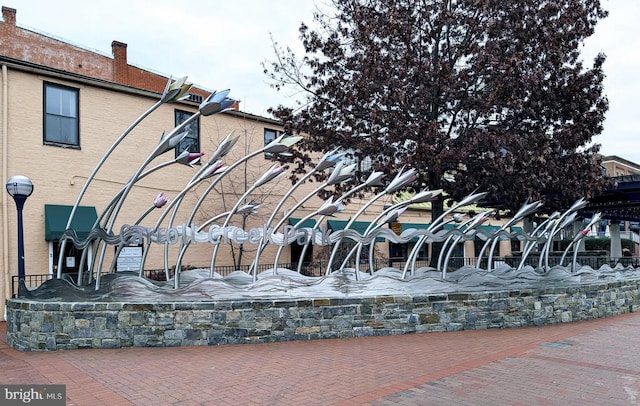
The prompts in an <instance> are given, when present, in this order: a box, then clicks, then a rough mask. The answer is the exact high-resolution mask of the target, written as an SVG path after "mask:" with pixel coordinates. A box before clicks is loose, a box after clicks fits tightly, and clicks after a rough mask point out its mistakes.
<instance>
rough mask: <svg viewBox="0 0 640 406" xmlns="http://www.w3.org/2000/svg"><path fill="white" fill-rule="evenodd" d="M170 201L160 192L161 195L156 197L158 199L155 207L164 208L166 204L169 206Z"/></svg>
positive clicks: (155, 201) (155, 200) (154, 202)
mask: <svg viewBox="0 0 640 406" xmlns="http://www.w3.org/2000/svg"><path fill="white" fill-rule="evenodd" d="M168 201H169V199H167V196H165V195H164V193H163V192H160V194H158V196H156V198H155V199H154V201H153V205H154V206H155V207H156V208H157V209H159V208H161V207H162V206H164V205H165V204H167V202H168Z"/></svg>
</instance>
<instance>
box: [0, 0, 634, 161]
mask: <svg viewBox="0 0 640 406" xmlns="http://www.w3.org/2000/svg"><path fill="white" fill-rule="evenodd" d="M0 3H1V4H2V5H4V6H8V7H12V8H15V9H16V10H17V16H16V20H17V24H18V25H19V26H22V27H27V28H34V29H36V30H37V31H40V32H43V33H47V34H50V35H52V36H55V37H58V38H60V39H62V40H65V41H66V42H70V43H73V44H76V45H80V46H83V47H85V48H89V49H93V50H96V51H98V52H100V53H102V54H105V55H111V42H112V41H113V40H117V41H120V42H124V43H126V44H128V48H127V56H128V61H129V63H130V64H134V65H137V66H140V67H144V68H147V69H150V70H153V71H156V72H159V73H161V74H164V75H173V76H174V77H179V76H185V75H186V76H188V77H189V81H191V82H193V83H196V84H197V85H199V86H202V87H205V88H208V89H210V90H222V89H226V88H230V89H231V93H230V96H231V97H233V98H235V99H238V100H240V101H241V109H242V110H244V111H247V112H250V113H253V114H258V115H267V114H266V109H267V108H268V107H270V106H275V105H277V104H279V103H285V104H290V105H292V104H293V103H290V102H287V93H282V92H280V93H278V92H276V91H275V90H273V89H271V88H270V87H269V85H268V83H267V78H266V76H265V75H264V74H263V72H262V71H263V69H262V66H261V63H262V62H263V61H265V60H271V59H273V55H274V53H273V49H272V46H271V39H270V36H269V33H272V34H273V37H274V39H275V40H276V41H277V42H279V43H280V44H281V45H284V46H291V47H292V48H293V49H294V50H297V51H298V52H297V53H298V54H299V55H300V54H301V52H300V49H301V45H300V43H299V40H298V27H299V25H300V22H302V21H304V22H306V23H307V24H310V23H311V22H312V13H313V10H314V9H315V5H314V3H315V2H314V0H271V1H266V0H234V1H222V0H217V1H216V0H181V1H179V2H178V1H170V0H128V1H124V0H108V1H107V0H92V1H90V0H56V1H53V0H0ZM602 3H603V5H604V7H605V8H606V9H607V10H609V12H610V15H609V17H608V18H606V19H605V20H602V21H601V22H600V23H599V25H598V27H597V28H596V34H595V35H594V36H593V37H592V38H589V39H588V41H587V44H586V49H585V61H586V62H587V64H588V65H590V64H591V61H592V60H593V57H594V56H595V55H596V53H597V52H600V51H602V52H604V53H605V54H606V55H607V62H606V63H605V72H606V74H607V78H606V80H605V92H606V94H607V96H608V98H609V103H610V109H609V112H608V113H607V119H606V121H605V130H604V132H603V134H602V135H600V136H599V137H597V138H596V139H595V140H594V141H595V142H597V143H600V144H602V149H601V153H602V154H604V155H617V156H620V157H622V158H625V159H627V160H630V161H633V162H636V163H639V164H640V141H637V140H636V138H637V135H639V134H640V131H639V130H638V128H639V127H640V111H639V107H640V79H639V75H640V1H636V0H602ZM319 4H320V3H319Z"/></svg>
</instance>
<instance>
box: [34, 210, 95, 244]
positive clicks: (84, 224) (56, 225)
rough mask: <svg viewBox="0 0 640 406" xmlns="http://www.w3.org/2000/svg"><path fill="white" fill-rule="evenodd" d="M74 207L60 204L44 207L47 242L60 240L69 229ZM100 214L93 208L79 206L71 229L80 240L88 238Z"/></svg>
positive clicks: (45, 237)
mask: <svg viewBox="0 0 640 406" xmlns="http://www.w3.org/2000/svg"><path fill="white" fill-rule="evenodd" d="M72 208H73V207H72V206H63V205H59V204H45V205H44V230H45V232H44V239H45V240H47V241H53V240H59V239H60V237H61V236H62V233H64V232H65V230H66V229H67V222H68V221H69V215H70V214H71V209H72ZM97 219H98V214H97V213H96V208H95V207H93V206H78V208H77V209H76V213H75V214H74V216H73V222H71V228H72V229H73V230H75V232H76V234H78V238H81V239H84V238H87V235H88V234H89V232H91V229H92V228H93V225H94V224H95V222H96V220H97Z"/></svg>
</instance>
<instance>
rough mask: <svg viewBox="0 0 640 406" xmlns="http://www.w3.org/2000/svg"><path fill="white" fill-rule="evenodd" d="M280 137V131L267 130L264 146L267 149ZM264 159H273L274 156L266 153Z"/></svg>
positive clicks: (265, 130)
mask: <svg viewBox="0 0 640 406" xmlns="http://www.w3.org/2000/svg"><path fill="white" fill-rule="evenodd" d="M278 135H280V134H279V131H277V130H271V129H269V128H265V129H264V146H265V147H266V146H267V145H269V144H270V143H271V142H273V141H274V140H275V139H276V138H277V137H278ZM264 157H265V158H271V157H273V154H272V153H269V152H265V153H264Z"/></svg>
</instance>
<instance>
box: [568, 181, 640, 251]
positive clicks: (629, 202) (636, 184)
mask: <svg viewBox="0 0 640 406" xmlns="http://www.w3.org/2000/svg"><path fill="white" fill-rule="evenodd" d="M612 179H613V180H614V181H615V186H614V187H612V188H610V189H607V190H605V191H604V192H602V193H600V194H599V195H597V196H594V197H593V198H591V199H589V204H588V205H587V206H586V207H585V208H584V209H583V210H581V211H580V214H581V215H582V216H583V217H585V218H589V217H591V216H593V214H594V213H598V212H599V213H601V214H602V218H603V219H607V220H609V221H611V222H613V223H617V222H620V221H638V222H640V174H633V175H624V176H617V177H614V178H612ZM609 230H610V234H611V254H610V255H611V257H612V258H615V257H621V256H622V244H621V242H620V228H619V227H610V228H609Z"/></svg>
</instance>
